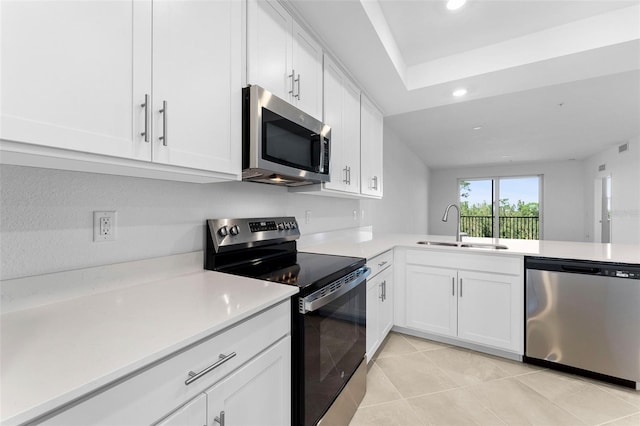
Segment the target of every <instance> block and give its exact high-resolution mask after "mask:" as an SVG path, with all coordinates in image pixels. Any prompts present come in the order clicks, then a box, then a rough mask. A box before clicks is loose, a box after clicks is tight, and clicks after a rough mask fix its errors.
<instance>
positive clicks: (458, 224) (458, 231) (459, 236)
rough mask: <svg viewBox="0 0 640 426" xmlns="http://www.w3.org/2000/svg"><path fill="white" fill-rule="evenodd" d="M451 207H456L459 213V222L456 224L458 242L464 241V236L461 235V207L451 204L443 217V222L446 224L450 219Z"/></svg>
mask: <svg viewBox="0 0 640 426" xmlns="http://www.w3.org/2000/svg"><path fill="white" fill-rule="evenodd" d="M451 207H455V208H456V210H457V211H458V221H457V222H456V241H462V236H461V235H460V207H458V206H457V205H456V204H449V205H448V206H447V208H446V209H445V211H444V215H443V216H442V221H443V222H446V221H447V220H448V219H449V210H450V209H451Z"/></svg>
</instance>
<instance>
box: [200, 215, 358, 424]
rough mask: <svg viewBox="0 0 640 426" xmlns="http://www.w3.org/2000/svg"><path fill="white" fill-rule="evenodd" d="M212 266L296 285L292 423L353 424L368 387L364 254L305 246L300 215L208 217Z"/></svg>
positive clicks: (208, 252) (208, 253) (209, 266)
mask: <svg viewBox="0 0 640 426" xmlns="http://www.w3.org/2000/svg"><path fill="white" fill-rule="evenodd" d="M206 232H207V246H206V254H205V268H206V269H211V270H216V271H219V272H226V273H230V274H235V275H242V276H246V277H253V278H259V279H263V280H269V281H275V282H280V283H283V284H289V285H295V286H297V287H298V288H299V290H300V292H299V294H297V295H296V296H294V297H293V299H292V304H291V306H292V312H291V328H292V333H291V334H292V357H291V358H292V368H293V370H292V387H291V388H292V404H291V405H292V424H293V425H295V426H299V425H305V426H306V425H316V424H322V425H330V426H334V425H347V424H348V423H349V421H350V419H351V417H352V416H353V414H354V413H355V410H356V409H357V407H358V405H359V404H360V402H361V401H362V398H363V397H364V393H365V390H366V370H367V369H366V361H365V350H366V287H367V285H366V278H367V276H368V275H369V273H370V270H369V268H367V267H366V266H365V259H362V258H357V257H345V256H332V255H326V254H315V253H303V252H298V251H297V248H296V239H297V238H298V237H299V236H300V231H299V229H298V224H297V222H296V220H295V218H293V217H279V218H258V219H211V220H208V221H207V231H206Z"/></svg>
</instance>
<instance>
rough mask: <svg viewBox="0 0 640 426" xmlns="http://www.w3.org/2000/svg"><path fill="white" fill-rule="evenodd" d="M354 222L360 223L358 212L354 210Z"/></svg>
mask: <svg viewBox="0 0 640 426" xmlns="http://www.w3.org/2000/svg"><path fill="white" fill-rule="evenodd" d="M353 221H354V222H357V221H358V210H354V211H353Z"/></svg>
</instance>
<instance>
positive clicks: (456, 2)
mask: <svg viewBox="0 0 640 426" xmlns="http://www.w3.org/2000/svg"><path fill="white" fill-rule="evenodd" d="M466 2H467V0H449V1H448V2H447V9H449V10H457V9H460V8H461V7H462V6H464V4H465V3H466Z"/></svg>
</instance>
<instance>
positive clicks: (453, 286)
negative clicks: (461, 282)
mask: <svg viewBox="0 0 640 426" xmlns="http://www.w3.org/2000/svg"><path fill="white" fill-rule="evenodd" d="M451 295H452V296H455V295H456V279H455V278H454V277H451Z"/></svg>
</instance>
